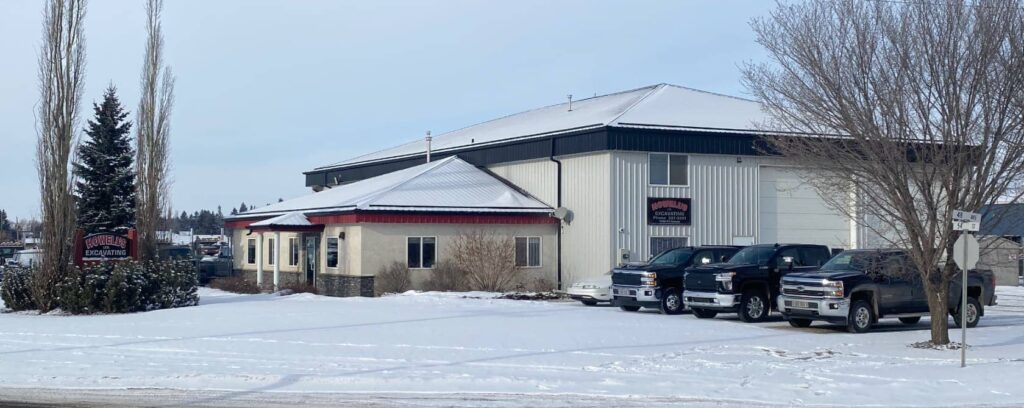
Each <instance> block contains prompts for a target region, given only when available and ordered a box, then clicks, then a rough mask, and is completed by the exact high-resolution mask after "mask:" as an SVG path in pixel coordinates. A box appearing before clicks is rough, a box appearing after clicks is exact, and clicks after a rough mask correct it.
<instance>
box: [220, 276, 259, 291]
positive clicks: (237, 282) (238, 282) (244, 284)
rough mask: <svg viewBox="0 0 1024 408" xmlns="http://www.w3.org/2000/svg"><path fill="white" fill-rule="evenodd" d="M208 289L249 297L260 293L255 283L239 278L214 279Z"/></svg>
mask: <svg viewBox="0 0 1024 408" xmlns="http://www.w3.org/2000/svg"><path fill="white" fill-rule="evenodd" d="M210 287H211V288H214V289H220V290H223V291H226V292H234V293H243V294H249V295H251V294H256V293H260V287H259V286H256V282H253V281H250V280H246V279H245V278H242V277H241V276H232V277H229V278H217V279H214V280H212V281H210Z"/></svg>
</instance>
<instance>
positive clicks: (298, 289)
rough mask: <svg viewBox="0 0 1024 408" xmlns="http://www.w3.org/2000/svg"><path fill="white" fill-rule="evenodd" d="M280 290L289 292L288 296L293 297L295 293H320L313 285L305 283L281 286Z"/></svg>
mask: <svg viewBox="0 0 1024 408" xmlns="http://www.w3.org/2000/svg"><path fill="white" fill-rule="evenodd" d="M281 290H286V291H289V293H288V294H290V295H294V294H296V293H312V294H314V295H316V294H319V293H320V291H319V290H318V289H317V288H316V286H314V285H310V284H308V283H306V282H301V283H300V282H292V283H288V284H285V285H282V286H281Z"/></svg>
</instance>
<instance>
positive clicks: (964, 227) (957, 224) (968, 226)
mask: <svg viewBox="0 0 1024 408" xmlns="http://www.w3.org/2000/svg"><path fill="white" fill-rule="evenodd" d="M980 229H981V223H980V222H975V221H953V231H970V232H978V230H980Z"/></svg>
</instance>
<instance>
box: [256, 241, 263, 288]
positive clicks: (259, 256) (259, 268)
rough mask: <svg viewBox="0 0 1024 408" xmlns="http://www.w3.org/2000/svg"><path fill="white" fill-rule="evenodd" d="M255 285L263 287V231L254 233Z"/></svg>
mask: <svg viewBox="0 0 1024 408" xmlns="http://www.w3.org/2000/svg"><path fill="white" fill-rule="evenodd" d="M256 234H257V236H256V286H258V287H260V288H262V287H263V233H262V232H258V233H256Z"/></svg>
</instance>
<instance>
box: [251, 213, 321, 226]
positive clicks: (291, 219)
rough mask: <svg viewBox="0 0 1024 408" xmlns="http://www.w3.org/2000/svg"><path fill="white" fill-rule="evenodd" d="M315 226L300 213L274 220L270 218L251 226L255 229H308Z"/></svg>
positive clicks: (289, 214)
mask: <svg viewBox="0 0 1024 408" xmlns="http://www.w3.org/2000/svg"><path fill="white" fill-rule="evenodd" d="M311 225H313V223H311V222H309V219H308V218H306V216H305V215H303V214H302V213H300V212H290V213H287V214H284V215H279V216H277V217H274V218H268V219H265V220H263V221H260V222H254V223H252V225H251V226H253V227H308V226H311Z"/></svg>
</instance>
